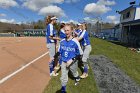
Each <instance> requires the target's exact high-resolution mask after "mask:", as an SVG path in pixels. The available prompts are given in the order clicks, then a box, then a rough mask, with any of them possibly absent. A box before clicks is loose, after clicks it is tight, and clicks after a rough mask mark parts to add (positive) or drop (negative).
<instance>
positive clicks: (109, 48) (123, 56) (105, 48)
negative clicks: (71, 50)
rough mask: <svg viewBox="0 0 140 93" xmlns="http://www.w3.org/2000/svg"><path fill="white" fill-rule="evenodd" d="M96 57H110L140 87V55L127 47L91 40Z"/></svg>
mask: <svg viewBox="0 0 140 93" xmlns="http://www.w3.org/2000/svg"><path fill="white" fill-rule="evenodd" d="M91 42H93V43H92V46H93V51H92V54H95V55H100V54H102V55H105V56H107V57H109V58H110V59H111V60H112V61H113V63H115V64H116V65H117V66H118V67H120V69H121V70H123V71H124V72H125V73H126V74H127V75H128V76H130V77H131V78H132V79H133V80H134V81H135V82H137V83H138V84H139V85H140V54H138V53H135V52H133V51H131V50H129V49H128V48H126V47H123V46H120V45H116V44H113V43H110V42H107V41H104V40H100V39H96V38H95V39H91Z"/></svg>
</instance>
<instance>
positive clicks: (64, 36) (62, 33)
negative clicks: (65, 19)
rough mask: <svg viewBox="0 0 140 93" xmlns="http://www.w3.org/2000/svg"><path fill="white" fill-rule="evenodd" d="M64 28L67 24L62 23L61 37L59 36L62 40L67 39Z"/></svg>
mask: <svg viewBox="0 0 140 93" xmlns="http://www.w3.org/2000/svg"><path fill="white" fill-rule="evenodd" d="M64 27H65V23H61V26H60V35H59V37H60V39H64V38H66V34H65V31H64Z"/></svg>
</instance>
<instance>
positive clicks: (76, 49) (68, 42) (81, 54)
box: [46, 16, 91, 93]
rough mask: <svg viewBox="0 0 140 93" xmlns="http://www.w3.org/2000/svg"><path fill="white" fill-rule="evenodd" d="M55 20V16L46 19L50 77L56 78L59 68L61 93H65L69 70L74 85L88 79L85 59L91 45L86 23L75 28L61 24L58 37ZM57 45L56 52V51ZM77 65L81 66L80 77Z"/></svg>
mask: <svg viewBox="0 0 140 93" xmlns="http://www.w3.org/2000/svg"><path fill="white" fill-rule="evenodd" d="M56 20H57V18H56V17H55V16H47V18H46V25H47V28H46V40H47V48H48V50H49V56H50V59H49V68H50V76H57V75H58V73H57V71H58V69H60V68H61V85H62V88H61V93H66V85H67V82H68V72H69V70H70V71H71V73H72V75H73V78H74V79H75V85H77V84H78V82H79V81H80V79H83V78H86V77H88V68H89V67H88V61H87V59H88V58H89V54H90V52H91V45H90V40H89V35H88V32H87V31H86V29H87V27H86V23H79V24H77V27H75V28H74V27H73V25H72V24H65V23H61V26H60V28H61V29H60V32H59V37H58V36H56V30H55V29H54V24H55V23H56ZM57 45H58V50H57V51H56V46H57ZM56 61H57V62H56ZM78 63H80V64H82V66H83V74H82V75H81V76H80V75H79V73H78Z"/></svg>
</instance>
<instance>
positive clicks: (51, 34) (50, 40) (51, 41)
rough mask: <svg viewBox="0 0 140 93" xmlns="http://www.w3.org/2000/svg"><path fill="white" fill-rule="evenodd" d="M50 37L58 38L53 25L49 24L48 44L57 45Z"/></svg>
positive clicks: (47, 32)
mask: <svg viewBox="0 0 140 93" xmlns="http://www.w3.org/2000/svg"><path fill="white" fill-rule="evenodd" d="M49 36H53V37H55V36H56V31H55V30H54V27H53V25H52V24H48V25H47V28H46V39H47V43H55V42H56V40H53V39H50V38H49Z"/></svg>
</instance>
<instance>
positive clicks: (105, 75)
mask: <svg viewBox="0 0 140 93" xmlns="http://www.w3.org/2000/svg"><path fill="white" fill-rule="evenodd" d="M89 60H90V65H91V67H92V70H93V71H94V75H95V80H96V83H97V87H98V89H99V92H100V93H140V87H139V86H138V85H137V84H136V83H135V82H134V81H133V80H132V79H130V77H129V76H127V75H126V74H125V73H124V72H123V71H121V70H120V69H119V68H118V67H117V66H116V65H114V64H113V63H112V62H111V60H110V59H108V58H107V57H105V56H103V55H98V56H95V55H94V56H93V55H92V56H90V59H89Z"/></svg>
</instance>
